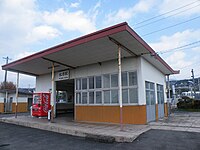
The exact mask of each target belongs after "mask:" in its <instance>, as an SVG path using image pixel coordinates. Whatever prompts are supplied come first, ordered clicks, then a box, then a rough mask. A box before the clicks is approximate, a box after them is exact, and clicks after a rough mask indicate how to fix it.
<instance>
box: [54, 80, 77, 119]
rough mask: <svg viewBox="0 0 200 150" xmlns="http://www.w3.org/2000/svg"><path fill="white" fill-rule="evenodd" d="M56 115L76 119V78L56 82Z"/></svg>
mask: <svg viewBox="0 0 200 150" xmlns="http://www.w3.org/2000/svg"><path fill="white" fill-rule="evenodd" d="M56 116H57V117H66V118H67V119H69V120H73V119H74V79H70V80H62V81H57V82H56Z"/></svg>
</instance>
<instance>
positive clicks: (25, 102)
mask: <svg viewBox="0 0 200 150" xmlns="http://www.w3.org/2000/svg"><path fill="white" fill-rule="evenodd" d="M34 90H35V89H33V88H19V97H18V112H27V111H29V109H30V107H31V105H32V100H33V91H34ZM15 103H16V90H7V94H6V91H5V90H0V113H14V112H15Z"/></svg>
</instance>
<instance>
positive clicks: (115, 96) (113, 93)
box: [111, 90, 118, 103]
mask: <svg viewBox="0 0 200 150" xmlns="http://www.w3.org/2000/svg"><path fill="white" fill-rule="evenodd" d="M111 103H118V90H111Z"/></svg>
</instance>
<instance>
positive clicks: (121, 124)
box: [118, 45, 123, 130]
mask: <svg viewBox="0 0 200 150" xmlns="http://www.w3.org/2000/svg"><path fill="white" fill-rule="evenodd" d="M118 74H119V75H118V82H119V106H120V130H123V109H122V66H121V47H120V45H118Z"/></svg>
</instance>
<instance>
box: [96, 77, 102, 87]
mask: <svg viewBox="0 0 200 150" xmlns="http://www.w3.org/2000/svg"><path fill="white" fill-rule="evenodd" d="M96 88H101V76H96Z"/></svg>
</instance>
